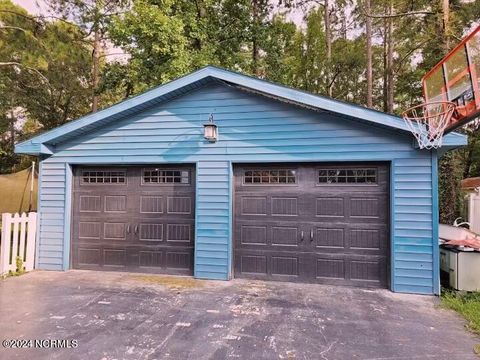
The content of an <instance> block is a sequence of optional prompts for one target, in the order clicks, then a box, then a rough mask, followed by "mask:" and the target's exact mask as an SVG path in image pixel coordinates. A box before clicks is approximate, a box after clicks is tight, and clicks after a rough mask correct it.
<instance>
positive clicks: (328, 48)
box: [323, 0, 333, 97]
mask: <svg viewBox="0 0 480 360" xmlns="http://www.w3.org/2000/svg"><path fill="white" fill-rule="evenodd" d="M324 5H325V13H324V15H323V16H324V23H325V49H326V55H327V69H328V71H327V79H326V80H327V84H329V85H328V88H327V92H328V96H330V97H332V94H333V82H332V81H330V75H331V74H330V70H331V67H332V30H331V25H330V24H331V21H330V3H329V0H325V3H324Z"/></svg>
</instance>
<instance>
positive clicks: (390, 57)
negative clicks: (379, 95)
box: [387, 0, 395, 113]
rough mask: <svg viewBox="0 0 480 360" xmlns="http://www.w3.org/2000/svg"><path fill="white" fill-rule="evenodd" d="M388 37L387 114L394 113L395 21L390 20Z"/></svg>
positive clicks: (391, 4)
mask: <svg viewBox="0 0 480 360" xmlns="http://www.w3.org/2000/svg"><path fill="white" fill-rule="evenodd" d="M388 13H389V14H390V15H391V14H393V0H390V6H389V10H388ZM387 30H388V35H387V39H388V42H387V48H388V52H387V64H388V66H387V94H388V95H387V112H389V113H393V99H394V98H393V95H394V88H395V84H394V79H393V75H394V74H393V19H392V18H389V19H388V28H387Z"/></svg>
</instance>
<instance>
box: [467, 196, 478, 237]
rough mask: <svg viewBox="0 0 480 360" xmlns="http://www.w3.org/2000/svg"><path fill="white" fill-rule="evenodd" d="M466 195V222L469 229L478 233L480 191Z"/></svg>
mask: <svg viewBox="0 0 480 360" xmlns="http://www.w3.org/2000/svg"><path fill="white" fill-rule="evenodd" d="M467 197H468V222H469V223H470V230H472V231H473V232H474V233H476V234H480V193H479V192H478V191H476V192H472V193H470V194H468V195H467Z"/></svg>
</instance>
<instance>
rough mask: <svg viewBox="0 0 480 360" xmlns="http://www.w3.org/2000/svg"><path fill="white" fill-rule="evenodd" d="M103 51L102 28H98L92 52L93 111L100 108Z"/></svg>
mask: <svg viewBox="0 0 480 360" xmlns="http://www.w3.org/2000/svg"><path fill="white" fill-rule="evenodd" d="M101 51H102V45H101V34H100V29H99V28H98V26H97V28H96V30H95V34H94V39H93V53H92V61H93V67H92V91H93V95H92V112H95V111H97V110H98V94H97V92H98V85H99V83H100V55H101V54H100V53H101Z"/></svg>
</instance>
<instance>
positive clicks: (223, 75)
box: [15, 66, 467, 155]
mask: <svg viewBox="0 0 480 360" xmlns="http://www.w3.org/2000/svg"><path fill="white" fill-rule="evenodd" d="M212 81H221V82H223V83H226V84H229V85H233V86H236V87H239V88H243V89H245V90H250V91H254V92H257V93H260V94H262V95H265V96H269V97H274V98H276V99H278V100H280V101H286V102H289V103H293V104H296V105H300V106H304V107H308V108H311V109H314V110H319V111H325V112H330V113H335V114H337V115H341V116H344V117H348V118H352V119H355V120H359V121H364V122H366V123H369V124H372V125H377V126H381V127H387V128H391V129H395V130H399V131H402V132H408V131H409V130H408V128H407V126H406V125H405V123H404V121H403V120H402V119H401V118H400V117H398V116H394V115H390V114H386V113H382V112H380V111H376V110H372V109H367V108H364V107H362V106H359V105H355V104H350V103H346V102H343V101H339V100H334V99H331V98H327V97H324V96H319V95H313V94H311V93H307V92H304V91H301V90H296V89H293V88H289V87H286V86H283V85H278V84H275V83H272V82H268V81H265V80H261V79H258V78H254V77H250V76H247V75H243V74H240V73H237V72H233V71H229V70H225V69H221V68H217V67H214V66H206V67H204V68H202V69H200V70H197V71H194V72H192V73H190V74H188V75H186V76H183V77H181V78H179V79H176V80H173V81H171V82H169V83H166V84H164V85H161V86H158V87H156V88H154V89H152V90H149V91H147V92H144V93H142V94H140V95H137V96H135V97H132V98H130V99H127V100H124V101H122V102H120V103H118V104H115V105H113V106H110V107H108V108H105V109H103V110H100V111H98V112H95V113H92V114H88V115H86V116H84V117H81V118H79V119H77V120H74V121H70V122H68V123H66V124H64V125H62V126H59V127H57V128H54V129H52V130H49V131H46V132H44V133H42V134H40V135H37V136H35V137H33V138H31V139H29V140H26V141H23V142H21V143H19V144H17V145H16V146H15V152H16V153H22V154H32V155H38V154H52V153H53V151H52V147H51V146H52V145H53V146H54V145H55V144H58V143H60V142H63V141H65V140H67V139H70V138H73V137H76V136H79V135H81V134H84V133H86V132H89V131H92V130H93V129H96V128H99V127H101V126H103V125H105V124H106V123H108V122H110V121H114V120H117V119H119V118H123V117H125V116H128V115H130V114H132V113H136V112H138V111H141V110H143V109H146V108H148V107H150V106H152V105H154V104H158V103H161V102H164V101H168V100H170V99H173V98H175V97H177V96H179V95H182V94H185V93H187V92H189V91H191V90H193V89H196V88H199V87H202V86H204V85H206V84H208V83H210V82H212ZM466 143H467V138H466V136H465V135H462V134H459V133H450V134H448V135H446V136H445V138H444V146H447V147H457V146H462V145H465V144H466Z"/></svg>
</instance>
